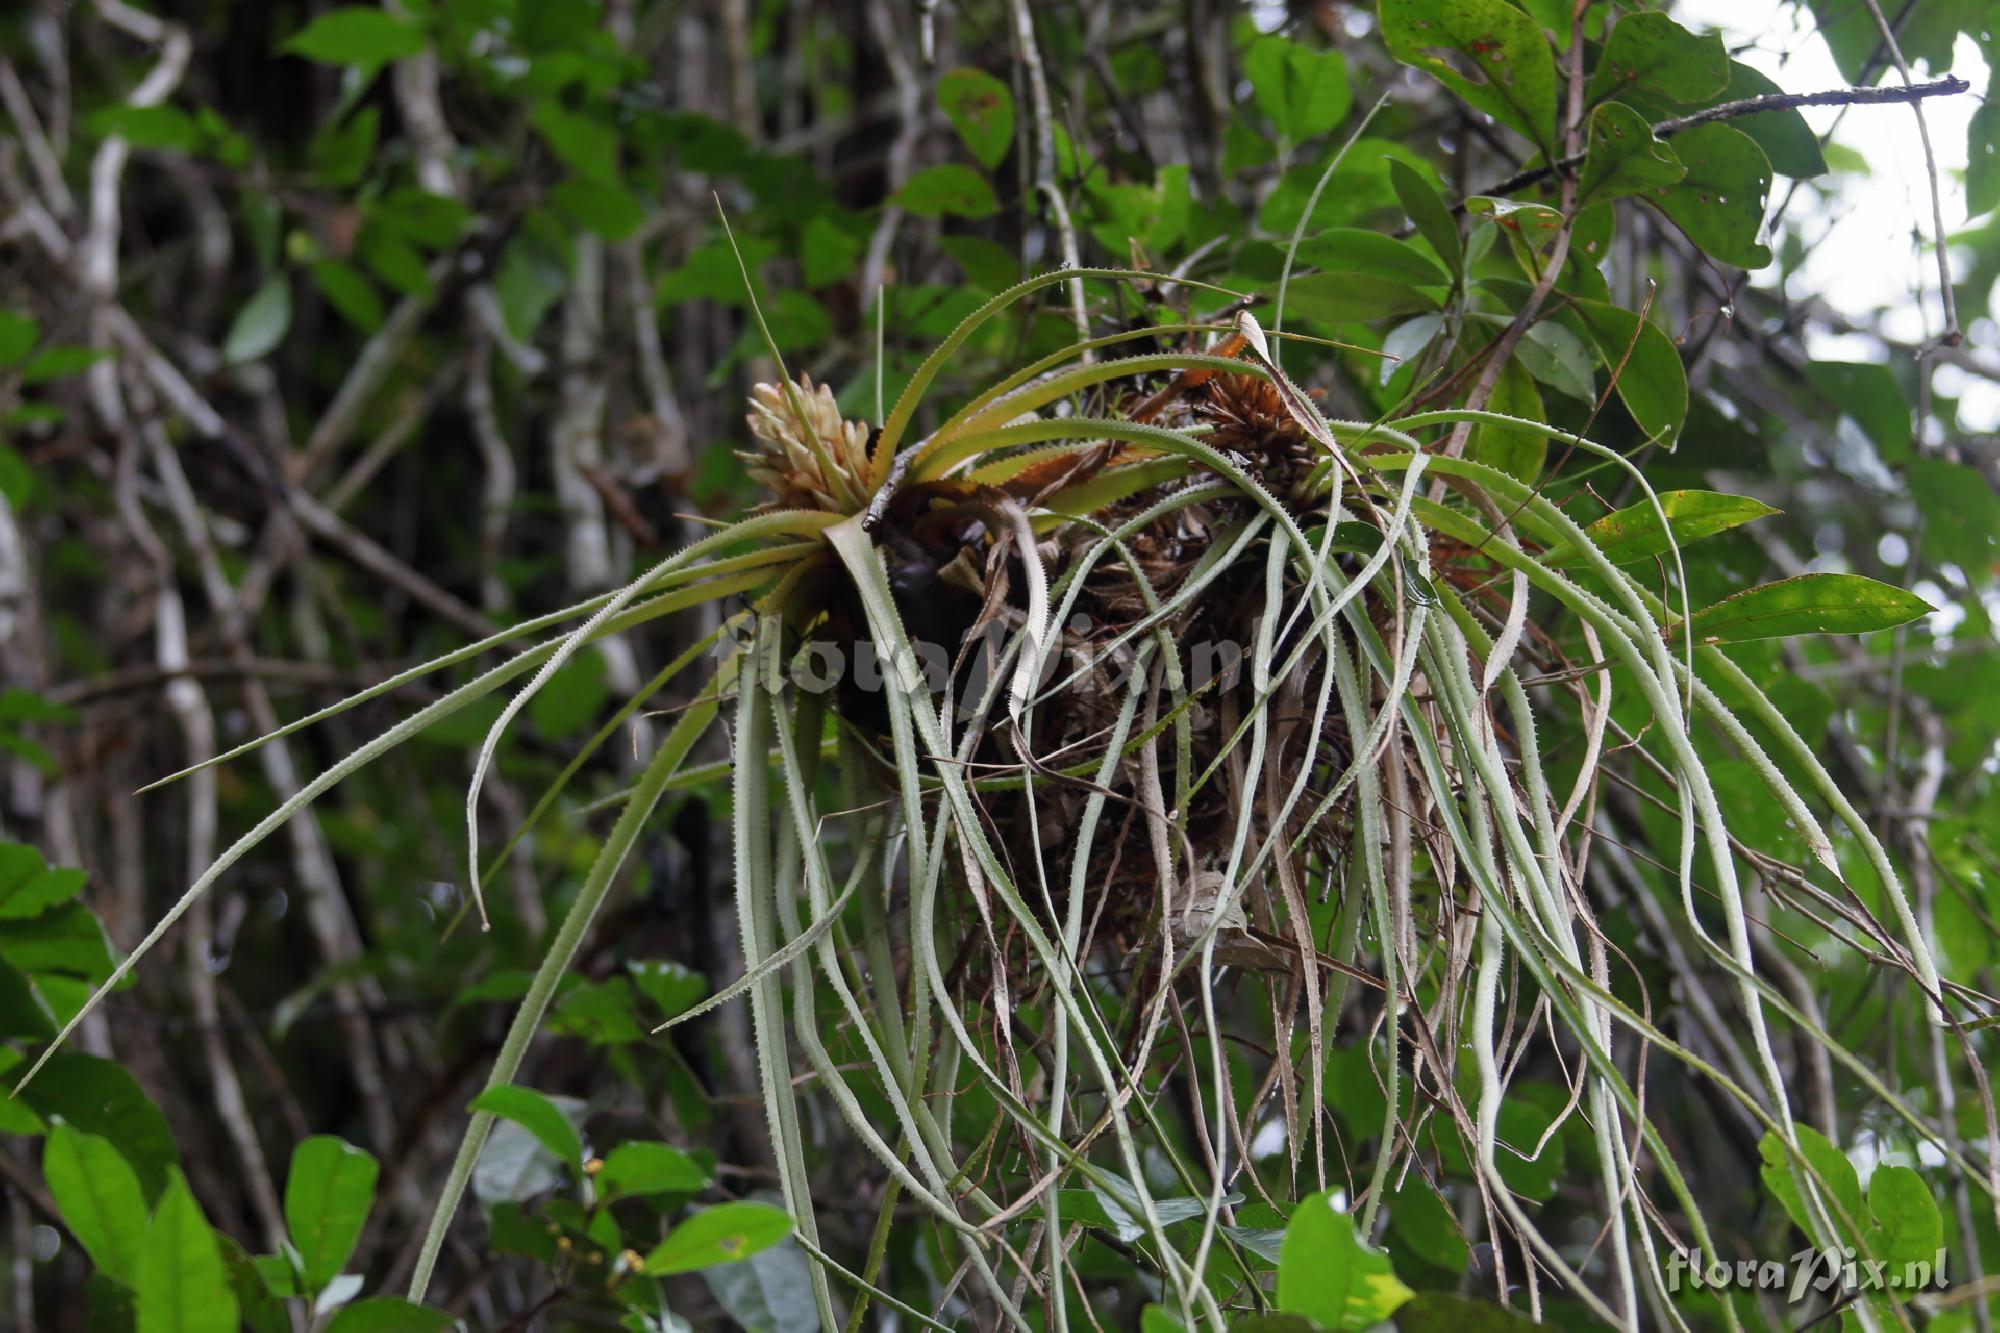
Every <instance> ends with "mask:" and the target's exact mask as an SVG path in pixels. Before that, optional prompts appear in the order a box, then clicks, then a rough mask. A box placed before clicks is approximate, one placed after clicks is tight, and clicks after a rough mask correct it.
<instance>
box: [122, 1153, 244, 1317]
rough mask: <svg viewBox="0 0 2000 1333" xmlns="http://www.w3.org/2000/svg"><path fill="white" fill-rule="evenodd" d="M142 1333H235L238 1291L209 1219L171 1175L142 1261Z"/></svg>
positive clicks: (184, 1185)
mask: <svg viewBox="0 0 2000 1333" xmlns="http://www.w3.org/2000/svg"><path fill="white" fill-rule="evenodd" d="M136 1285H137V1290H138V1301H137V1308H138V1315H139V1318H138V1333H236V1312H237V1304H236V1292H235V1290H234V1289H233V1288H232V1287H231V1286H230V1283H229V1273H228V1270H227V1269H226V1268H224V1266H223V1262H222V1248H221V1246H220V1245H219V1244H218V1243H217V1241H216V1238H215V1233H214V1232H213V1231H211V1230H210V1229H209V1225H208V1219H206V1218H204V1217H203V1216H202V1215H201V1208H200V1206H199V1205H197V1204H196V1203H195V1201H194V1195H192V1194H190V1193H189V1192H188V1187H187V1182H186V1181H185V1180H183V1179H182V1178H181V1174H180V1172H179V1171H175V1172H174V1173H173V1178H172V1179H171V1180H170V1181H169V1182H168V1184H167V1188H166V1191H165V1192H164V1193H163V1194H161V1196H160V1203H159V1207H158V1208H156V1209H154V1211H153V1221H152V1225H151V1226H150V1227H148V1228H147V1231H146V1240H145V1243H144V1245H143V1246H141V1248H140V1251H139V1258H138V1280H137V1284H136Z"/></svg>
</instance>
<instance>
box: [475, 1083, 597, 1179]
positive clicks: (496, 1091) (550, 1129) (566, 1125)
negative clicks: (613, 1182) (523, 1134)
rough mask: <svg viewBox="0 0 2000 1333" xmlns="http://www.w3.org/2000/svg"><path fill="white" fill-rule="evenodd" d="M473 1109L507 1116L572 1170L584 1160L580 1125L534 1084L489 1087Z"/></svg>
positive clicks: (507, 1118)
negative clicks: (577, 1129) (579, 1133)
mask: <svg viewBox="0 0 2000 1333" xmlns="http://www.w3.org/2000/svg"><path fill="white" fill-rule="evenodd" d="M469 1109H471V1110H474V1111H490V1112H492V1113H493V1114H494V1115H497V1116H499V1117H500V1118H501V1119H503V1120H511V1121H513V1122H514V1123H515V1124H517V1125H519V1126H520V1127H521V1128H522V1129H525V1130H527V1131H528V1133H530V1134H532V1135H533V1136H534V1138H535V1141H536V1142H537V1143H540V1144H541V1145H542V1146H543V1147H544V1148H547V1149H548V1150H549V1152H550V1154H551V1155H553V1156H554V1157H555V1159H556V1161H558V1162H560V1163H561V1164H562V1165H564V1166H566V1167H568V1168H570V1169H571V1170H575V1169H577V1168H578V1167H579V1166H581V1165H582V1163H583V1139H582V1138H581V1137H579V1136H578V1134H577V1132H576V1126H575V1125H572V1124H571V1123H570V1122H569V1117H568V1116H566V1115H564V1114H563V1113H562V1111H561V1109H560V1108H559V1107H557V1106H556V1104H555V1103H554V1102H552V1101H550V1100H549V1099H548V1098H547V1097H545V1096H543V1095H542V1094H541V1093H539V1092H536V1091H535V1090H534V1089H533V1088H523V1087H519V1086H516V1085H512V1084H508V1085H503V1086H501V1087H497V1088H488V1089H486V1091H484V1092H482V1093H480V1094H479V1095H478V1096H477V1097H475V1098H473V1100H472V1105H471V1107H470V1108H469Z"/></svg>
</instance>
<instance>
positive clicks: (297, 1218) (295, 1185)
mask: <svg viewBox="0 0 2000 1333" xmlns="http://www.w3.org/2000/svg"><path fill="white" fill-rule="evenodd" d="M377 1171H378V1168H377V1166H376V1163H375V1159H374V1158H373V1157H372V1156H370V1155H369V1154H368V1153H366V1152H364V1151H362V1150H361V1149H360V1148H356V1147H354V1146H353V1145H352V1144H349V1143H346V1142H343V1141H342V1140H340V1139H337V1138H334V1137H332V1136H331V1135H325V1134H322V1135H316V1136H315V1137H313V1138H309V1139H307V1140H306V1141H305V1142H304V1143H301V1144H300V1145H299V1146H298V1148H297V1149H296V1150H295V1151H294V1152H293V1153H292V1166H291V1171H290V1173H289V1174H288V1175H287V1176H286V1178H285V1227H286V1229H287V1230H288V1231H290V1232H291V1237H292V1245H293V1248H295V1249H297V1250H298V1252H299V1267H300V1271H301V1274H302V1276H303V1278H304V1282H305V1286H306V1290H307V1292H308V1293H311V1292H316V1291H318V1290H320V1289H321V1288H322V1287H324V1286H326V1284H327V1283H328V1282H330V1281H332V1280H333V1279H334V1278H335V1277H337V1276H339V1274H340V1270H341V1267H342V1266H343V1265H345V1264H346V1263H347V1259H348V1256H349V1255H351V1254H353V1253H354V1246H355V1243H356V1242H357V1241H359V1240H360V1239H361V1228H362V1226H363V1224H365V1223H366V1222H367V1221H368V1209H369V1207H370V1206H371V1205H373V1203H374V1202H375V1178H376V1174H377Z"/></svg>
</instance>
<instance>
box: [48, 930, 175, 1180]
mask: <svg viewBox="0 0 2000 1333" xmlns="http://www.w3.org/2000/svg"><path fill="white" fill-rule="evenodd" d="M75 910H76V911H78V912H82V913H83V915H84V918H85V919H86V920H87V921H89V922H90V925H91V926H92V928H93V929H97V930H99V931H100V932H101V930H102V928H101V927H99V926H97V923H96V921H95V920H93V919H91V918H90V915H89V913H87V912H83V908H82V906H81V905H80V904H79V905H78V906H77V907H76V908H75ZM18 1096H19V1097H20V1099H21V1100H22V1101H24V1102H26V1103H27V1104H28V1107H29V1109H31V1110H33V1111H35V1112H36V1113H38V1114H39V1115H40V1116H41V1117H42V1118H43V1119H45V1120H49V1121H53V1120H55V1119H56V1117H58V1116H60V1117H62V1118H63V1119H64V1120H67V1121H69V1122H70V1123H71V1124H72V1125H75V1126H76V1127H77V1128H78V1129H80V1130H83V1131H84V1132H85V1133H89V1134H97V1135H101V1136H103V1137H104V1138H106V1139H108V1140H110V1142H111V1145H112V1146H113V1147H114V1148H116V1149H118V1151H119V1153H121V1154H122V1155H123V1156H124V1158H125V1160H126V1161H127V1162H130V1163H131V1164H132V1169H133V1170H134V1171H135V1172H137V1173H138V1176H139V1184H140V1187H141V1188H142V1189H144V1190H145V1192H146V1196H147V1198H148V1199H149V1200H152V1199H156V1198H157V1197H158V1196H159V1193H160V1191H161V1190H162V1189H164V1188H165V1187H166V1183H167V1173H168V1169H169V1168H170V1167H172V1166H173V1165H174V1164H175V1163H177V1162H178V1161H179V1160H180V1154H179V1151H178V1150H177V1149H176V1148H175V1147H174V1136H173V1132H172V1131H171V1130H169V1129H168V1128H167V1118H166V1117H165V1116H164V1115H161V1114H160V1108H159V1107H157V1106H155V1105H153V1101H152V1099H151V1098H150V1097H148V1096H146V1094H145V1092H144V1091H143V1090H141V1089H140V1087H139V1082H138V1080H137V1079H135V1078H133V1077H132V1075H131V1074H129V1073H127V1072H126V1070H125V1067H124V1066H123V1065H120V1064H117V1063H116V1062H114V1061H111V1060H106V1059H102V1058H101V1057H99V1056H95V1055H83V1054H80V1053H75V1052H70V1051H63V1052H60V1053H58V1054H56V1055H52V1056H50V1057H49V1060H48V1062H47V1063H46V1064H44V1065H43V1066H42V1072H41V1073H39V1074H37V1075H36V1076H35V1081H34V1082H32V1083H30V1084H29V1085H28V1086H27V1087H25V1088H23V1089H22V1090H21V1091H20V1093H19V1094H18Z"/></svg>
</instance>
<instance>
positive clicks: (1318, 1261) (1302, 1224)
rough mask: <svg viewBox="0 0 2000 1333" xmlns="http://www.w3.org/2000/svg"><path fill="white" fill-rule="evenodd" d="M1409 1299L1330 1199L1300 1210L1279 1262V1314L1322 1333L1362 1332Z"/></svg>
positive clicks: (1322, 1196) (1313, 1200)
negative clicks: (1329, 1332)
mask: <svg viewBox="0 0 2000 1333" xmlns="http://www.w3.org/2000/svg"><path fill="white" fill-rule="evenodd" d="M1413 1294H1414V1293H1412V1292H1411V1290H1410V1289H1409V1288H1408V1287H1406V1286H1404V1285H1403V1284H1402V1283H1401V1282H1400V1281H1398V1280H1397V1278H1396V1274H1395V1271H1394V1270H1393V1269H1392V1268H1390V1266H1389V1258H1388V1256H1387V1255H1385V1254H1383V1253H1382V1252H1381V1251H1379V1250H1375V1249H1372V1248H1370V1247H1369V1246H1368V1245H1367V1244H1365V1243H1364V1242H1363V1241H1362V1240H1361V1238H1360V1237H1359V1236H1358V1235H1356V1234H1355V1230H1354V1219H1353V1218H1352V1217H1350V1216H1349V1215H1348V1214H1346V1213H1344V1212H1341V1211H1339V1210H1338V1209H1336V1208H1335V1207H1334V1205H1333V1193H1332V1192H1331V1191H1325V1192H1322V1193H1319V1194H1315V1195H1313V1196H1312V1197H1310V1198H1308V1199H1306V1200H1305V1201H1304V1202H1302V1203H1301V1204H1299V1206H1298V1210H1297V1211H1296V1212H1294V1213H1293V1214H1292V1220H1291V1222H1290V1224H1289V1225H1287V1226H1286V1228H1285V1240H1284V1245H1283V1247H1282V1249H1281V1250H1280V1253H1279V1258H1278V1309H1279V1310H1281V1311H1283V1312H1285V1313H1287V1314H1297V1315H1303V1316H1305V1317H1306V1318H1308V1319H1310V1320H1312V1321H1313V1322H1314V1323H1315V1324H1317V1325H1319V1326H1320V1327H1321V1328H1325V1329H1363V1328H1368V1327H1370V1326H1371V1325H1374V1324H1377V1323H1380V1322H1381V1321H1382V1320H1384V1319H1387V1318H1388V1317H1389V1316H1390V1315H1392V1314H1394V1313H1395V1312H1396V1310H1397V1308H1398V1307H1399V1306H1401V1305H1402V1304H1403V1303H1404V1302H1405V1301H1407V1300H1409V1299H1410V1297H1411V1296H1412V1295H1413Z"/></svg>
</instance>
